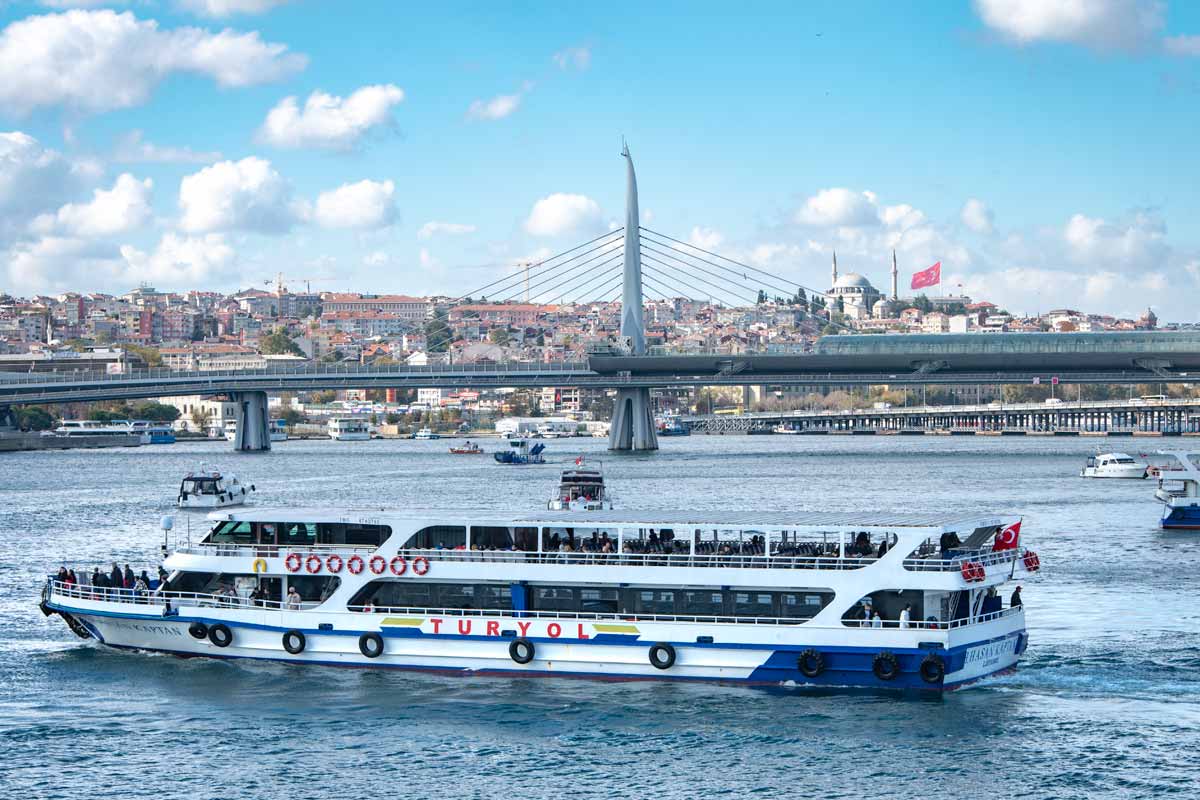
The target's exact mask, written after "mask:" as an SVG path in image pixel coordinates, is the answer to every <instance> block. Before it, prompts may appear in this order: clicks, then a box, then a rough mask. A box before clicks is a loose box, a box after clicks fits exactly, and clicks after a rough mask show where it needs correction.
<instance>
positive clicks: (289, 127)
mask: <svg viewBox="0 0 1200 800" xmlns="http://www.w3.org/2000/svg"><path fill="white" fill-rule="evenodd" d="M403 100H404V90H403V89H401V88H400V87H399V86H395V85H393V84H390V83H389V84H383V85H377V86H364V87H362V88H361V89H358V90H356V91H355V92H353V93H352V94H351V95H350V96H349V97H346V98H342V97H338V96H335V95H330V94H326V93H324V92H313V93H312V94H310V95H309V96H308V99H307V100H306V101H304V108H303V109H301V108H300V107H299V106H298V105H297V102H296V98H295V97H285V98H284V99H283V100H281V101H280V102H279V104H278V105H276V106H275V107H274V108H272V109H271V110H270V112H268V113H267V118H266V121H265V122H263V125H262V127H261V128H260V129H259V134H258V135H259V139H260V140H261V141H264V142H267V143H269V144H273V145H275V146H276V147H321V148H328V149H333V150H347V149H349V148H352V147H354V145H356V144H357V143H358V142H359V140H360V139H361V138H362V137H363V136H364V135H365V134H366V133H367V132H368V131H370V130H371V129H373V128H378V127H380V126H386V125H389V124H392V123H393V120H392V115H391V109H392V106H394V105H396V104H398V103H400V102H402V101H403Z"/></svg>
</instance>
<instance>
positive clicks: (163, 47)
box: [0, 10, 307, 114]
mask: <svg viewBox="0 0 1200 800" xmlns="http://www.w3.org/2000/svg"><path fill="white" fill-rule="evenodd" d="M306 64H307V58H306V57H305V56H303V55H299V54H296V53H289V52H288V49H287V46H286V45H283V44H276V43H272V42H264V41H263V40H262V39H261V38H260V37H259V35H258V33H257V32H250V33H238V32H236V31H233V30H229V29H225V30H223V31H221V32H219V33H210V32H208V31H206V30H203V29H200V28H191V27H186V28H174V29H169V30H164V29H161V28H160V27H159V25H158V23H157V22H156V21H154V20H139V19H138V18H137V17H135V16H134V15H133V14H132V13H130V12H128V11H126V12H124V13H120V14H118V13H116V12H114V11H111V10H97V11H85V10H72V11H67V12H64V13H61V14H46V15H42V16H32V17H28V18H26V19H23V20H19V21H17V22H13V23H10V24H9V25H8V27H6V28H5V29H4V30H3V31H0V75H7V76H10V79H9V80H4V81H2V82H0V104H2V105H4V106H7V107H8V110H9V111H10V112H12V113H17V114H26V113H29V112H30V111H33V110H35V109H37V108H42V107H49V106H58V105H61V106H66V107H68V108H72V109H75V110H78V111H84V112H101V111H111V110H113V109H118V108H131V107H133V106H137V105H140V104H142V103H144V102H145V101H146V100H147V98H149V96H150V93H151V92H152V91H153V90H154V89H155V87H157V86H158V84H159V83H161V82H162V81H163V80H165V79H166V78H167V77H168V76H170V75H172V74H175V73H190V74H198V75H203V76H205V77H208V78H211V79H212V80H214V81H216V83H217V84H218V85H220V86H223V87H241V86H252V85H255V84H260V83H266V82H269V81H274V80H278V79H280V78H283V77H286V76H288V75H291V74H293V73H295V72H297V71H298V70H301V69H303V68H304V66H305V65H306ZM17 75H19V76H21V77H20V80H13V79H11V77H12V76H17Z"/></svg>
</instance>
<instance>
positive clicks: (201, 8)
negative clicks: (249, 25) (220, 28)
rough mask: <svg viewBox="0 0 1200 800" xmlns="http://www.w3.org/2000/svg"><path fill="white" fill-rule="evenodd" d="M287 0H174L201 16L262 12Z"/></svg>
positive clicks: (227, 15)
mask: <svg viewBox="0 0 1200 800" xmlns="http://www.w3.org/2000/svg"><path fill="white" fill-rule="evenodd" d="M287 2H289V0H176V5H178V6H179V7H180V8H181V9H183V10H185V11H190V12H192V13H193V14H198V15H200V16H202V17H217V18H221V17H230V16H233V15H234V14H264V13H266V12H268V11H270V10H271V9H273V8H276V7H278V6H281V5H283V4H284V3H287Z"/></svg>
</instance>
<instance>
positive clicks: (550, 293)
mask: <svg viewBox="0 0 1200 800" xmlns="http://www.w3.org/2000/svg"><path fill="white" fill-rule="evenodd" d="M620 259H621V255H620V254H617V255H613V256H610V257H609V258H608V259H607V260H605V261H601V262H600V263H599V264H594V265H592V266H591V267H589V268H588V269H586V270H584V271H583V272H581V273H579V274H577V275H572V276H571V277H569V278H567V279H566V280H562V281H559V282H558V283H556V284H554V285H553V286H551V287H549V288H547V289H543V290H541V291H540V292H537V293H536V294H531V295H530V296H529V300H530V302H533V301H535V300H536V299H537V298H541V297H550V298H551V299H553V298H555V297H558V296H559V295H560V294H561V292H559V291H558V290H559V289H560V288H562V287H563V286H565V285H567V284H570V283H575V282H578V281H582V282H583V283H587V282H588V281H585V280H583V279H584V278H586V276H588V275H590V274H591V273H593V272H595V271H596V270H598V269H604V270H608V269H611V268H612V267H613V266H614V265H615V264H616V262H617V261H619V260H620ZM585 263H586V262H585ZM580 266H583V265H580ZM572 271H573V270H572ZM606 274H607V272H602V273H601V277H603V276H604V275H606ZM560 277H561V276H560ZM571 291H574V290H573V289H572V290H571Z"/></svg>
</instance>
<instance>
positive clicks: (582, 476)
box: [546, 457, 613, 511]
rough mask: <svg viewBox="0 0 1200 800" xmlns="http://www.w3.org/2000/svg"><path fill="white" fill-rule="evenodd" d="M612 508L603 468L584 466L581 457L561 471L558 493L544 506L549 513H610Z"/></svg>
mask: <svg viewBox="0 0 1200 800" xmlns="http://www.w3.org/2000/svg"><path fill="white" fill-rule="evenodd" d="M612 507H613V502H612V497H610V496H609V494H608V489H607V488H606V487H605V485H604V470H603V468H599V467H586V466H584V465H583V458H582V457H580V458H577V459H575V466H574V467H571V468H570V469H564V470H563V472H562V477H561V478H559V481H558V491H557V492H555V494H554V497H552V498H550V500H549V501H548V502H547V504H546V508H548V509H549V510H551V511H612Z"/></svg>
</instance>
